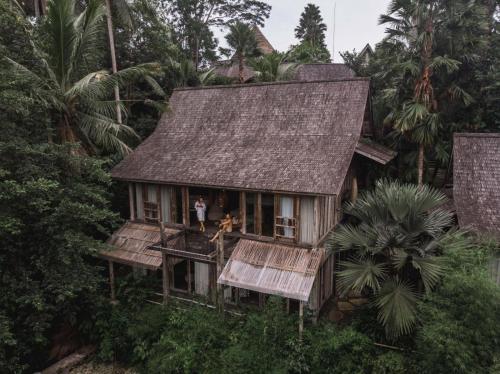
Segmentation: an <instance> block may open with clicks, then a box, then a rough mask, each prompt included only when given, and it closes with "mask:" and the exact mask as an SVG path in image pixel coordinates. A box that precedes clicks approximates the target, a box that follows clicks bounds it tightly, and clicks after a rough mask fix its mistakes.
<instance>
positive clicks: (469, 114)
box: [0, 0, 500, 374]
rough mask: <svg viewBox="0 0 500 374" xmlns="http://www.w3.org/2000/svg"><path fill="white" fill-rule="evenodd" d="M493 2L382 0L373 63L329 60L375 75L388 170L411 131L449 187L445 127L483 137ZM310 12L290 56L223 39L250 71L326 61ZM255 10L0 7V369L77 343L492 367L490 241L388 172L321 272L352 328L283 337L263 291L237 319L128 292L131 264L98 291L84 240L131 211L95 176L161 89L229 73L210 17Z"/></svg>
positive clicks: (170, 0) (128, 352)
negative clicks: (258, 303)
mask: <svg viewBox="0 0 500 374" xmlns="http://www.w3.org/2000/svg"><path fill="white" fill-rule="evenodd" d="M36 4H38V9H34V8H33V5H36ZM44 4H47V5H48V8H47V9H45V8H44V7H43V5H44ZM105 4H107V5H109V9H106V7H105V6H104V5H105ZM18 5H21V7H19V6H18ZM497 6H498V4H497V2H495V1H489V0H456V1H446V0H440V1H437V0H434V1H431V0H426V1H414V0H400V1H393V2H392V4H391V8H390V9H389V12H388V13H387V15H385V16H384V17H383V18H382V21H383V22H384V24H385V25H386V26H387V27H388V28H389V30H388V34H387V36H388V37H387V38H386V39H385V40H383V41H382V42H381V43H380V44H378V45H377V48H376V49H375V53H374V55H373V56H372V58H371V59H370V61H369V63H368V64H366V63H365V62H364V61H360V60H359V58H358V55H357V54H356V53H350V54H347V53H346V54H344V56H345V58H346V60H347V62H348V64H349V65H350V66H351V67H352V68H353V69H354V70H355V71H356V72H357V73H358V74H359V75H367V76H371V77H372V84H371V86H372V87H371V88H372V93H373V95H374V96H373V104H374V114H375V122H376V124H377V130H378V131H377V135H378V136H379V139H378V140H379V141H381V142H385V143H386V144H387V145H390V146H393V147H394V148H395V149H397V150H398V161H397V166H398V170H395V171H394V175H397V176H398V177H399V178H400V179H402V180H412V181H413V180H417V178H415V177H416V176H417V175H418V173H417V170H418V168H417V167H416V165H417V164H420V165H422V163H417V159H418V157H417V156H418V150H419V145H420V144H423V145H424V147H423V151H424V154H423V155H424V158H423V160H424V163H423V172H422V174H423V175H422V178H421V179H422V180H423V182H429V183H431V184H434V185H436V186H441V185H443V184H445V183H448V182H450V181H451V177H452V176H451V175H450V173H449V172H448V171H449V170H450V169H451V168H450V165H451V156H450V154H451V147H452V143H451V134H452V133H453V132H454V131H470V130H472V131H499V129H500V115H499V111H498V108H499V107H500V105H499V104H500V102H499V97H500V95H499V92H500V91H499V87H500V85H499V83H498V82H499V72H500V69H499V57H500V55H499V51H500V48H499V47H500V45H499V38H498V11H497ZM313 8H314V7H311V6H308V9H310V10H309V13H310V17H309V16H308V17H305V14H304V17H303V18H304V19H303V20H301V22H300V24H299V25H298V27H297V29H301V30H302V31H303V33H302V31H301V34H300V35H299V36H298V37H299V40H300V41H299V44H298V45H296V46H293V47H292V48H291V49H290V50H289V51H288V52H287V53H286V54H282V53H279V52H274V53H271V54H269V55H265V56H258V57H255V56H253V50H254V47H255V45H254V42H253V41H252V36H248V35H247V34H246V33H244V34H245V35H247V36H248V37H245V38H243V37H242V38H239V37H236V33H231V34H233V36H234V38H233V41H232V46H233V51H234V52H236V51H237V50H239V51H240V52H242V53H241V56H242V57H243V59H241V60H240V61H244V63H246V64H247V65H250V66H251V67H252V68H253V69H254V71H255V73H256V77H255V80H258V81H259V80H260V81H278V80H285V79H289V77H290V76H291V75H293V70H294V68H295V66H296V64H300V63H310V62H328V61H330V55H329V53H328V51H327V49H326V48H325V46H324V44H321V43H319V44H318V41H321V40H323V41H324V26H323V21H322V20H321V15H320V14H319V11H314V12H312V11H311V9H313ZM22 9H25V10H26V11H27V15H26V14H24V13H23V12H22ZM313 10H314V9H313ZM269 12H270V6H269V5H268V4H266V3H265V2H261V1H253V0H220V1H219V0H218V1H200V0H133V1H123V0H114V1H102V0H89V1H77V0H75V1H63V0H49V1H36V2H31V1H26V2H24V3H22V4H18V3H17V2H15V1H12V0H0V56H2V58H0V127H1V129H2V136H1V137H0V204H1V207H2V209H0V272H1V277H0V372H2V373H11V372H12V373H32V372H36V371H40V370H42V369H44V368H46V367H47V366H48V365H49V364H50V363H52V362H54V361H55V360H57V359H58V358H61V357H63V356H64V355H65V354H66V353H68V352H69V351H71V350H73V349H75V348H76V347H78V346H80V345H81V344H93V345H95V346H96V347H97V352H96V357H97V359H98V360H100V361H104V362H111V363H113V364H114V363H116V362H117V361H118V362H119V363H120V364H122V365H126V366H133V367H135V368H137V369H138V370H141V371H142V372H181V371H183V372H231V373H233V372H258V373H262V372H282V373H284V372H287V373H288V372H294V373H295V372H301V373H306V372H314V373H351V372H352V373H380V374H382V373H385V374H387V373H392V374H400V373H415V374H416V373H422V372H433V373H438V374H439V373H466V372H474V373H485V374H486V373H488V374H491V373H496V372H498V371H499V368H500V351H499V347H500V345H499V344H498V342H499V341H500V336H499V332H498V328H497V326H498V325H499V324H500V320H499V318H500V310H499V305H500V295H499V293H500V291H499V290H500V289H499V288H498V287H497V286H495V285H494V284H493V283H492V282H491V281H490V280H489V278H488V274H486V272H485V266H486V263H487V261H488V260H489V258H490V255H491V252H492V250H498V247H497V244H492V245H487V244H485V243H481V242H478V241H477V240H475V239H474V240H472V239H470V238H469V239H467V240H466V238H465V237H464V234H463V233H457V232H456V231H453V230H452V231H451V232H450V231H448V228H449V226H452V223H451V221H450V217H449V214H447V213H445V212H443V211H441V210H440V209H439V207H438V206H437V205H439V203H441V202H443V200H444V197H443V196H442V195H441V194H440V193H438V192H436V191H434V190H433V189H431V188H429V187H425V186H423V187H421V188H418V187H417V186H413V185H405V184H403V183H402V182H381V183H379V184H378V185H377V186H376V188H375V190H374V191H372V192H367V193H365V194H362V195H361V197H360V198H359V200H358V201H357V202H356V203H354V204H351V205H349V206H348V207H347V210H348V211H349V212H350V213H351V217H350V224H348V225H346V226H344V227H342V228H340V229H339V231H338V234H337V235H336V237H335V239H334V241H333V242H332V245H333V246H334V247H335V249H337V250H339V251H341V252H342V253H340V254H339V256H341V257H343V259H344V261H343V262H342V263H341V266H342V272H341V275H340V277H339V278H338V279H337V280H338V282H337V283H340V285H341V286H343V288H344V290H345V291H347V290H351V292H352V291H353V290H354V291H355V292H361V293H363V294H365V295H366V296H369V297H371V298H372V301H373V303H371V304H369V305H368V306H366V307H363V308H359V309H356V310H355V311H353V313H352V315H351V317H352V318H351V319H350V320H349V322H350V323H349V325H348V326H344V325H342V326H338V325H336V324H334V323H331V322H328V321H326V320H321V321H320V323H319V324H318V325H306V329H305V331H304V335H303V339H302V340H299V338H298V334H297V316H296V314H293V313H292V314H290V315H289V314H286V313H284V309H285V307H284V305H283V303H282V300H280V299H274V298H271V299H270V300H268V301H266V309H265V310H264V311H260V312H258V313H255V312H249V313H248V314H247V315H246V316H244V317H235V316H232V315H225V316H221V315H220V314H217V313H216V312H215V311H212V310H210V309H206V308H191V307H190V308H189V309H187V308H186V306H185V305H180V304H175V303H172V304H171V305H170V306H169V307H166V308H158V307H157V306H154V305H153V306H149V305H148V306H145V305H144V298H145V296H146V291H145V290H146V288H145V287H144V285H145V284H148V285H149V283H151V282H156V283H157V281H158V279H155V278H143V277H139V276H133V275H132V274H131V275H129V276H127V277H121V276H120V277H118V278H119V279H118V280H117V285H118V287H117V290H118V291H117V292H118V297H119V299H120V303H119V304H118V305H115V306H111V305H110V304H109V299H108V288H107V283H106V279H105V277H104V276H103V275H104V273H105V270H104V269H103V268H102V265H103V264H102V262H101V261H100V260H98V259H96V258H95V253H96V251H97V250H98V249H99V248H101V246H102V243H103V240H104V239H105V238H106V237H107V235H108V234H109V233H110V232H112V231H113V230H114V229H116V226H117V225H118V224H119V221H120V218H119V214H118V212H120V214H125V213H126V212H125V210H126V206H127V195H126V186H122V185H119V184H113V183H112V182H111V180H110V177H109V169H110V168H111V167H112V165H114V164H115V163H116V162H117V161H119V160H120V159H121V158H122V156H123V154H125V153H127V152H128V151H129V150H130V148H131V147H133V146H134V145H136V144H137V143H138V142H139V141H140V139H139V138H141V139H143V138H145V137H147V136H148V135H149V134H150V133H151V132H152V131H153V129H154V128H155V126H156V124H157V122H158V119H159V116H160V115H161V113H162V112H163V111H164V110H165V106H166V105H165V99H166V97H167V96H168V95H169V94H170V93H171V92H172V90H173V89H174V88H175V87H178V86H186V85H187V86H197V85H213V84H221V83H224V84H227V83H228V82H227V80H224V78H221V77H218V76H216V74H215V71H216V69H214V68H213V66H212V62H213V61H214V60H216V59H218V58H219V56H218V55H217V47H218V41H217V40H216V38H215V37H214V34H213V32H212V27H214V26H217V27H221V28H225V29H226V30H228V31H230V32H231V30H229V29H228V28H227V25H237V24H238V21H239V22H242V23H244V24H245V25H262V24H263V22H264V20H265V19H266V18H267V17H268V16H269ZM33 14H35V15H42V17H39V18H37V19H34V18H32V17H31V15H33ZM311 15H312V16H311ZM106 16H107V18H106ZM110 16H111V17H110ZM305 18H308V19H309V21H307V20H306V19H305ZM311 20H312V22H310V21H311ZM109 21H112V22H109ZM306 21H307V22H306ZM106 22H109V24H108V26H110V27H108V29H107V30H106V27H105V26H106ZM430 25H432V28H430ZM110 30H111V31H110ZM246 31H248V26H246ZM110 35H113V36H114V37H115V38H114V43H113V42H111V44H110V41H109V36H110ZM311 35H312V36H311ZM322 35H323V37H322ZM242 40H243V42H242ZM248 41H251V43H249V42H248ZM113 46H114V47H115V49H116V51H115V52H116V65H117V69H116V72H113V65H114V64H113V63H112V61H111V56H112V54H111V53H110V52H112V51H111V50H112V49H113ZM248 46H250V47H248ZM236 57H237V59H238V54H237V53H236ZM240 61H238V62H240ZM118 67H119V68H120V69H121V70H119V69H118ZM109 70H111V71H109ZM152 78H154V80H153V79H152ZM116 87H118V88H119V91H118V93H119V100H117V96H116V95H115V88H116ZM431 89H432V90H431ZM117 103H118V105H119V107H120V112H121V113H123V118H122V121H121V123H120V121H119V118H118V116H117V111H116V104H117ZM431 119H432V121H431ZM422 140H424V141H422ZM431 140H432V141H431ZM420 149H421V148H420ZM421 169H422V168H421ZM389 170H390V169H389ZM442 174H444V175H442ZM492 247H493V249H492ZM118 270H119V269H118ZM122 270H123V269H122ZM156 283H155V284H156ZM186 310H189V312H186ZM306 313H307V311H306ZM477 321H481V323H478V322H477ZM408 331H411V332H410V333H407V332H408ZM387 345H390V346H391V348H390V349H387V348H386V346H387Z"/></svg>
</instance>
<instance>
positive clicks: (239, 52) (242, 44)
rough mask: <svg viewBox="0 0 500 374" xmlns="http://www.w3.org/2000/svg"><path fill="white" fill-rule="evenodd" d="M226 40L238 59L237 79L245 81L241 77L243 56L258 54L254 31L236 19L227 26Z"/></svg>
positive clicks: (243, 65) (241, 81) (243, 63)
mask: <svg viewBox="0 0 500 374" xmlns="http://www.w3.org/2000/svg"><path fill="white" fill-rule="evenodd" d="M226 41H227V44H228V45H229V47H230V48H231V49H232V50H233V51H234V53H235V57H236V58H237V60H238V72H239V81H240V83H243V82H244V81H245V79H244V77H243V71H244V68H245V58H248V57H254V56H256V55H258V49H257V39H256V38H255V33H254V32H253V30H252V29H251V27H250V26H248V25H247V24H245V23H243V22H240V21H237V22H235V23H234V24H232V25H231V26H229V34H227V35H226Z"/></svg>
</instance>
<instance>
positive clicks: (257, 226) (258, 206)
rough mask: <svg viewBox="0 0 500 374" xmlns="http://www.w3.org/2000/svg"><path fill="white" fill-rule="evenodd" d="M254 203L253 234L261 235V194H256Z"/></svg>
mask: <svg viewBox="0 0 500 374" xmlns="http://www.w3.org/2000/svg"><path fill="white" fill-rule="evenodd" d="M256 200H257V201H256V202H255V234H257V235H262V194H261V193H260V192H259V193H257V199H256Z"/></svg>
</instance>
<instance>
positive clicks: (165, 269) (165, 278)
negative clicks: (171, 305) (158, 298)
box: [161, 249, 170, 305]
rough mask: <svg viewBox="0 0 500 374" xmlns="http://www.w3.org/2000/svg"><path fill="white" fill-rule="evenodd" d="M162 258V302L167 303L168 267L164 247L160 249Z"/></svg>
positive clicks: (168, 289)
mask: <svg viewBox="0 0 500 374" xmlns="http://www.w3.org/2000/svg"><path fill="white" fill-rule="evenodd" d="M161 259H162V263H161V265H162V278H163V279H162V281H163V304H165V305H166V304H167V303H168V297H169V296H170V272H169V268H168V257H167V253H166V252H165V249H162V250H161Z"/></svg>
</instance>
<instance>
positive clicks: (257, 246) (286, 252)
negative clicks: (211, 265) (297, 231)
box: [217, 239, 324, 301]
mask: <svg viewBox="0 0 500 374" xmlns="http://www.w3.org/2000/svg"><path fill="white" fill-rule="evenodd" d="M323 253H324V250H312V249H306V248H298V247H290V246H285V245H279V244H272V243H263V242H257V241H253V240H246V239H242V240H240V241H239V242H238V244H237V245H236V248H235V249H234V251H233V253H232V255H231V257H230V258H229V260H228V262H227V264H226V266H225V268H224V270H223V271H222V274H221V275H220V277H219V279H218V281H217V282H218V283H220V284H225V285H228V286H232V287H238V288H244V289H248V290H252V291H257V292H262V293H266V294H271V295H279V296H283V297H288V298H290V299H296V300H301V301H307V300H308V299H309V294H310V293H311V289H312V286H313V283H314V279H315V278H316V273H317V271H318V269H319V266H320V264H321V259H322V256H323Z"/></svg>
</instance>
